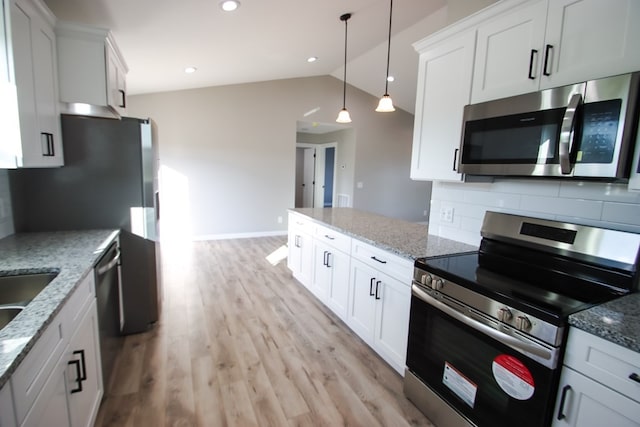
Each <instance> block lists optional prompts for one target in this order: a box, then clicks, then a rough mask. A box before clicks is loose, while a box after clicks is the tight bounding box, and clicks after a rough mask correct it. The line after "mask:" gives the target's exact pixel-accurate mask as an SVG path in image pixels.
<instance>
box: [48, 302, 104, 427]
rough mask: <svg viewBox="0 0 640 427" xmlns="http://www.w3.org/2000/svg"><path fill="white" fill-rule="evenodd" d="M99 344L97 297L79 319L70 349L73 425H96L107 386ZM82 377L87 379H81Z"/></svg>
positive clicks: (68, 367) (68, 378) (67, 376)
mask: <svg viewBox="0 0 640 427" xmlns="http://www.w3.org/2000/svg"><path fill="white" fill-rule="evenodd" d="M99 346H100V343H99V341H98V313H97V310H96V302H95V301H93V302H92V303H91V306H90V307H89V309H88V310H87V312H86V314H85V315H84V317H83V318H82V320H81V321H80V322H79V324H78V329H77V330H76V332H75V334H74V336H73V338H71V342H70V343H69V347H68V351H67V353H66V354H67V359H66V363H65V365H66V371H65V379H66V385H67V400H68V403H69V415H70V419H71V427H86V426H92V425H93V423H94V421H95V417H96V415H97V414H98V408H99V406H100V400H101V399H102V389H103V388H102V368H101V364H100V347H99ZM78 374H80V375H81V377H80V378H79V377H78ZM81 378H84V379H82V380H81V381H79V380H80V379H81ZM51 425H56V424H51Z"/></svg>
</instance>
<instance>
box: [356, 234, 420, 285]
mask: <svg viewBox="0 0 640 427" xmlns="http://www.w3.org/2000/svg"><path fill="white" fill-rule="evenodd" d="M351 256H352V257H354V258H356V259H359V260H360V261H362V262H364V263H365V264H367V265H369V266H371V267H373V268H375V269H377V270H379V271H381V272H383V273H385V274H388V275H389V276H391V277H394V278H396V279H398V280H400V281H403V283H406V285H407V286H410V285H411V277H412V275H413V262H412V261H410V260H408V259H406V258H402V257H400V256H398V255H395V254H392V253H391V252H388V251H385V250H383V249H380V248H376V247H375V246H372V245H369V244H367V243H364V242H361V241H360V240H357V239H352V244H351Z"/></svg>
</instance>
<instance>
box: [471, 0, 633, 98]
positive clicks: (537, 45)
mask: <svg viewBox="0 0 640 427" xmlns="http://www.w3.org/2000/svg"><path fill="white" fill-rule="evenodd" d="M639 18H640V2H638V1H637V0H611V1H602V0H553V1H547V0H539V1H531V2H525V3H523V4H522V5H520V6H518V7H517V8H515V9H513V10H511V11H509V12H507V13H504V14H500V15H498V16H496V17H494V18H492V19H489V20H487V21H486V22H485V23H482V24H480V25H479V26H478V44H477V49H476V59H475V68H474V76H473V90H472V95H471V102H472V103H478V102H483V101H488V100H491V99H497V98H503V97H508V96H512V95H518V94H522V93H527V92H534V91H537V90H539V89H546V88H551V87H556V86H562V85H566V84H570V83H575V82H579V81H584V80H589V79H594V78H601V77H606V76H610V75H616V74H623V73H626V72H631V71H637V70H638V69H640V51H639V50H638V49H637V47H635V46H634V45H633V43H634V41H636V40H638V39H640V27H639V26H638V25H637V24H636V21H637V20H638V19H639Z"/></svg>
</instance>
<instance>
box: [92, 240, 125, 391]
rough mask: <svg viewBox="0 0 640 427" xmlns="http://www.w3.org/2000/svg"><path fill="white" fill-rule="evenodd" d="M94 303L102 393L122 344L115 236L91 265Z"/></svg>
mask: <svg viewBox="0 0 640 427" xmlns="http://www.w3.org/2000/svg"><path fill="white" fill-rule="evenodd" d="M94 271H95V279H96V303H97V306H98V327H99V330H100V356H101V359H102V381H103V383H104V390H105V393H104V396H106V392H107V391H108V390H109V382H110V379H111V374H112V373H113V368H114V364H115V361H116V357H117V355H118V353H119V352H120V349H121V347H122V341H123V337H122V333H121V330H122V316H121V314H120V313H121V310H120V306H121V302H120V295H121V292H122V291H121V286H120V283H121V280H120V248H119V243H118V241H117V240H116V241H115V242H114V243H113V244H111V246H109V249H107V251H106V252H105V253H104V254H103V255H102V257H101V258H100V260H99V261H98V263H97V264H96V267H95V270H94Z"/></svg>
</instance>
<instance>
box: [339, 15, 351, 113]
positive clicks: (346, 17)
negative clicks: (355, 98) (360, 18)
mask: <svg viewBox="0 0 640 427" xmlns="http://www.w3.org/2000/svg"><path fill="white" fill-rule="evenodd" d="M349 18H351V14H350V13H345V14H344V15H341V16H340V20H341V21H344V78H343V79H342V110H340V112H339V113H338V118H337V119H336V122H338V123H351V116H349V111H347V107H346V102H347V21H348V20H349Z"/></svg>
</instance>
